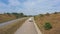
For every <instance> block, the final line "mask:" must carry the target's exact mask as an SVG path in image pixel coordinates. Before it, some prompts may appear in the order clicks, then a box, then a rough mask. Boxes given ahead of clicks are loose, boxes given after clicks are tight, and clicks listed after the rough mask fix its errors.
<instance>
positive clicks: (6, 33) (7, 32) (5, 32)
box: [0, 17, 29, 34]
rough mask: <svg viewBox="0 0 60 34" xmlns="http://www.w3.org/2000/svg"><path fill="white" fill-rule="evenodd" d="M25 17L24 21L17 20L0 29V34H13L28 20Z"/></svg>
mask: <svg viewBox="0 0 60 34" xmlns="http://www.w3.org/2000/svg"><path fill="white" fill-rule="evenodd" d="M28 18H29V17H26V18H24V19H21V20H18V21H16V22H14V23H12V24H10V25H7V26H4V27H0V34H14V33H15V32H16V30H17V29H18V28H19V27H20V26H21V25H22V24H23V23H24V22H25V21H26V20H27V19H28Z"/></svg>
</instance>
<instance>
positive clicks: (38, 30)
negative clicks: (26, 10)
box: [33, 19, 42, 34]
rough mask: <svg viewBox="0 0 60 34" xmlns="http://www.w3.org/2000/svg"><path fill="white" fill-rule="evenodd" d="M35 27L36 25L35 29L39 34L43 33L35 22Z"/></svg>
mask: <svg viewBox="0 0 60 34" xmlns="http://www.w3.org/2000/svg"><path fill="white" fill-rule="evenodd" d="M33 20H34V19H33ZM34 25H35V28H36V30H37V32H38V34H42V32H41V31H40V29H39V28H38V26H37V24H36V23H35V21H34Z"/></svg>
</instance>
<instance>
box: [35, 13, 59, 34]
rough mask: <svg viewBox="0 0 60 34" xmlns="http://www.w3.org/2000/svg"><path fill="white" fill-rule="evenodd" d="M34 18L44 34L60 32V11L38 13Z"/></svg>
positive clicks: (57, 33)
mask: <svg viewBox="0 0 60 34" xmlns="http://www.w3.org/2000/svg"><path fill="white" fill-rule="evenodd" d="M34 19H35V22H36V24H37V26H38V27H39V29H40V30H41V31H42V33H43V34H60V12H55V13H52V14H49V13H46V14H41V15H37V16H35V17H34Z"/></svg>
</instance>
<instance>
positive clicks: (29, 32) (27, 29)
mask: <svg viewBox="0 0 60 34" xmlns="http://www.w3.org/2000/svg"><path fill="white" fill-rule="evenodd" d="M30 20H32V21H33V19H32V18H29V19H28V20H27V21H26V22H25V23H24V24H23V25H22V26H21V27H20V28H19V29H18V30H17V31H16V32H15V33H14V34H38V32H37V30H36V28H35V25H34V23H33V22H32V21H30Z"/></svg>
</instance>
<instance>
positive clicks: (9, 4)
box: [0, 0, 60, 15]
mask: <svg viewBox="0 0 60 34" xmlns="http://www.w3.org/2000/svg"><path fill="white" fill-rule="evenodd" d="M56 11H58V12H59V11H60V0H0V13H4V12H10V13H11V12H18V13H21V12H23V13H24V14H27V15H36V14H41V13H46V12H49V13H53V12H56Z"/></svg>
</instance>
